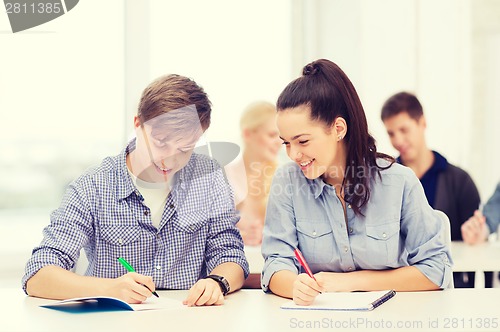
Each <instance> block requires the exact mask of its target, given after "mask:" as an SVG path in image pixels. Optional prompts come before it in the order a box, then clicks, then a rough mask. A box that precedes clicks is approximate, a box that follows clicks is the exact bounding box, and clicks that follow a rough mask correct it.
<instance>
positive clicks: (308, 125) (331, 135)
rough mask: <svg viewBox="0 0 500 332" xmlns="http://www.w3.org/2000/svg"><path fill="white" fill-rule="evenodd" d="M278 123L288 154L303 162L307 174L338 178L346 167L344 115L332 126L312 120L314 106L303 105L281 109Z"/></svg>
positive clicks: (313, 176) (294, 159) (308, 175)
mask: <svg viewBox="0 0 500 332" xmlns="http://www.w3.org/2000/svg"><path fill="white" fill-rule="evenodd" d="M277 125H278V129H279V132H280V137H281V139H282V140H283V144H284V145H285V146H286V152H287V154H288V157H290V159H292V160H293V161H294V162H296V163H297V164H298V165H299V167H300V169H301V170H302V172H303V173H304V176H305V177H306V178H308V179H311V180H312V179H316V178H318V177H324V178H326V179H328V178H334V177H336V176H338V175H339V174H340V173H339V171H340V168H343V167H345V160H346V159H345V148H344V144H343V143H342V138H343V137H344V136H345V133H346V132H347V126H346V125H345V121H344V119H342V118H340V117H339V118H337V120H336V121H335V123H334V124H333V125H332V126H331V127H328V126H326V125H325V124H324V123H322V122H319V121H313V120H311V118H310V108H309V107H308V106H305V105H302V106H299V107H295V108H290V109H285V110H282V111H280V112H278V117H277ZM339 137H341V138H339Z"/></svg>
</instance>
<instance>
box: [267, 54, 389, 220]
mask: <svg viewBox="0 0 500 332" xmlns="http://www.w3.org/2000/svg"><path fill="white" fill-rule="evenodd" d="M302 105H307V106H309V107H310V110H311V113H310V117H311V120H318V121H321V122H322V123H324V124H326V125H327V126H328V127H330V126H331V125H333V123H334V122H335V120H336V119H337V118H338V117H342V118H344V119H345V121H346V123H347V134H346V136H345V138H344V139H345V142H346V147H347V158H346V167H347V169H346V173H345V176H344V180H343V182H342V188H343V190H344V200H345V201H346V202H348V203H350V204H351V206H352V209H353V210H354V212H355V213H356V214H361V215H362V212H361V209H362V208H363V206H364V205H365V204H366V203H367V202H368V200H369V199H370V179H371V178H372V177H373V176H374V174H378V175H380V170H381V169H387V168H389V167H390V166H391V165H392V163H394V158H392V157H390V156H388V155H386V154H382V153H378V152H377V147H376V145H375V139H374V138H373V137H372V136H371V135H370V134H369V132H368V123H367V121H366V116H365V112H364V110H363V106H362V105H361V101H360V99H359V97H358V94H357V92H356V89H355V88H354V86H353V85H352V83H351V81H350V80H349V78H348V77H347V75H346V74H345V73H344V72H343V71H342V69H340V68H339V67H338V66H337V65H336V64H335V63H333V62H331V61H329V60H326V59H320V60H317V61H314V62H311V63H310V64H308V65H306V66H305V67H304V69H303V72H302V76H301V77H299V78H297V79H296V80H294V81H292V82H291V83H290V84H288V86H287V87H286V88H285V90H283V92H282V93H281V94H280V96H279V98H278V102H277V108H278V111H283V110H285V109H287V108H295V107H299V106H302ZM377 158H384V159H386V160H388V161H390V164H389V165H388V166H387V167H381V166H378V165H377V162H376V159H377ZM360 169H363V170H367V171H362V172H358V170H360Z"/></svg>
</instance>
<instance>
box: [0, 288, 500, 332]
mask: <svg viewBox="0 0 500 332" xmlns="http://www.w3.org/2000/svg"><path fill="white" fill-rule="evenodd" d="M0 292H1V294H2V302H1V305H0V309H1V310H2V311H1V312H2V319H1V324H0V331H9V332H11V331H12V332H14V331H42V332H43V331H50V332H57V331H70V332H78V331H85V332H93V331H147V332H150V331H162V332H165V331H175V332H177V331H218V332H225V331H231V332H236V331H238V332H240V331H242V332H243V331H259V332H260V331H275V332H282V331H301V330H303V329H301V328H299V327H301V326H303V325H305V324H323V327H322V328H321V330H323V331H327V330H331V331H333V330H337V331H338V330H342V331H349V330H351V331H358V332H359V331H366V330H376V331H381V330H382V326H385V328H386V329H388V330H393V331H400V330H404V331H429V330H432V331H444V330H447V331H459V330H461V331H464V330H465V331H500V309H499V308H500V289H451V290H446V291H434V292H415V293H398V294H396V296H395V297H394V298H393V299H391V300H389V301H388V302H387V303H385V304H383V305H382V306H380V307H379V308H377V309H375V310H374V311H370V312H339V311H312V310H284V309H280V308H279V307H280V305H281V304H283V303H284V302H285V301H286V300H285V299H283V298H280V297H277V296H275V295H271V294H264V293H263V292H262V291H260V290H242V291H239V292H236V293H234V294H230V295H228V296H227V297H226V301H225V304H224V305H223V306H219V307H193V308H187V307H183V308H180V309H171V310H157V311H143V312H131V311H111V312H93V313H80V314H71V313H65V312H60V311H56V310H52V309H46V308H41V307H39V305H41V304H47V303H49V302H52V301H50V300H44V299H38V298H32V297H27V296H25V295H24V293H22V291H21V290H20V289H11V288H3V289H1V290H0ZM159 294H160V296H162V297H163V296H168V297H170V298H174V299H178V300H182V299H184V297H185V296H186V294H187V292H186V291H159ZM487 321H488V324H490V326H492V325H493V324H494V322H496V324H497V327H496V328H494V329H493V328H490V329H483V328H480V326H479V324H482V326H484V325H485V324H486V322H487ZM383 324H385V325H383ZM389 324H390V325H391V326H392V328H387V327H388V326H389ZM398 324H403V327H404V326H406V328H398ZM445 324H448V325H447V326H445ZM342 327H343V328H342ZM446 327H448V328H446ZM305 330H307V331H313V330H314V329H305Z"/></svg>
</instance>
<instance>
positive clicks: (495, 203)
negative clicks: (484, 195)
mask: <svg viewBox="0 0 500 332" xmlns="http://www.w3.org/2000/svg"><path fill="white" fill-rule="evenodd" d="M483 214H484V216H485V217H486V223H487V224H488V227H489V228H490V232H491V233H494V232H497V231H498V226H499V225H500V183H499V184H498V185H497V187H496V189H495V192H494V193H493V196H491V197H490V199H489V200H488V202H486V205H485V206H484V207H483Z"/></svg>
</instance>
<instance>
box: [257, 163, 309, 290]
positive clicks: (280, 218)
mask: <svg viewBox="0 0 500 332" xmlns="http://www.w3.org/2000/svg"><path fill="white" fill-rule="evenodd" d="M293 190H294V187H293V185H292V183H291V181H290V174H288V172H287V171H286V168H280V169H278V171H277V172H276V174H275V176H274V178H273V183H272V185H271V192H270V195H269V200H268V204H267V211H266V221H265V225H264V233H263V239H262V255H263V257H264V267H263V270H262V278H261V286H262V290H263V291H264V292H269V291H270V290H269V282H270V280H271V278H272V276H273V275H274V273H276V272H278V271H281V270H289V271H292V272H293V273H296V274H298V273H299V270H300V266H299V263H298V261H297V259H296V258H295V255H294V252H293V251H294V249H295V248H297V245H298V239H297V230H296V224H295V216H294V210H293V195H292V193H293Z"/></svg>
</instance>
